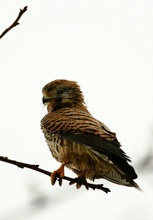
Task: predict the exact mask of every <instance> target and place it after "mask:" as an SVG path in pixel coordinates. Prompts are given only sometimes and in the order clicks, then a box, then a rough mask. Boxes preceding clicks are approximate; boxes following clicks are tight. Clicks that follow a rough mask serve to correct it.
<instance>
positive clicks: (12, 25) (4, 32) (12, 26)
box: [0, 6, 28, 39]
mask: <svg viewBox="0 0 153 220" xmlns="http://www.w3.org/2000/svg"><path fill="white" fill-rule="evenodd" d="M27 8H28V7H27V6H25V7H24V8H23V9H20V12H19V14H18V16H17V18H16V19H15V21H14V22H13V23H12V24H11V25H10V27H8V28H7V29H6V30H5V31H3V33H2V34H1V35H0V39H1V38H2V37H3V36H4V35H5V34H6V33H7V32H9V31H10V30H11V29H12V28H14V27H15V26H17V25H19V24H20V23H19V20H20V18H21V16H22V15H23V14H24V13H25V12H26V11H27Z"/></svg>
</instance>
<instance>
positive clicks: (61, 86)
mask: <svg viewBox="0 0 153 220" xmlns="http://www.w3.org/2000/svg"><path fill="white" fill-rule="evenodd" d="M42 93H43V104H45V105H47V109H48V112H51V111H55V110H57V109H59V108H63V107H83V108H86V107H85V103H84V97H83V94H82V92H81V90H80V87H79V85H78V84H77V83H76V82H75V81H69V80H64V79H58V80H54V81H52V82H50V83H48V84H47V85H45V86H44V87H43V89H42Z"/></svg>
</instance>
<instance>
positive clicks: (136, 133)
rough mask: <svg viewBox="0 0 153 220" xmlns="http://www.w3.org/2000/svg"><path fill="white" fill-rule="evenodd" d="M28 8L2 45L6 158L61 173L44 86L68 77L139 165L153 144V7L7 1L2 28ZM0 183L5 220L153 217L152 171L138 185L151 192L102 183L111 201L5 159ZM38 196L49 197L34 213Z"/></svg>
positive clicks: (137, 2)
mask: <svg viewBox="0 0 153 220" xmlns="http://www.w3.org/2000/svg"><path fill="white" fill-rule="evenodd" d="M26 5H27V6H28V11H27V12H26V13H25V14H24V15H23V17H22V18H21V20H20V25H19V26H17V27H15V28H14V29H12V30H11V31H10V32H9V33H8V34H7V35H6V36H4V38H2V39H1V41H0V61H1V64H0V74H1V80H0V105H1V106H0V125H1V126H0V129H1V130H0V132H1V147H0V148H1V153H0V154H1V155H3V156H7V157H9V158H10V159H15V160H19V161H23V162H27V163H33V164H39V165H40V167H41V168H44V169H46V170H50V171H53V170H54V169H56V168H58V166H59V164H58V163H57V162H56V161H55V160H54V159H53V158H52V157H51V155H50V152H49V149H48V147H47V144H46V143H45V140H44V137H43V134H42V132H41V130H40V120H41V118H42V117H43V116H44V115H45V114H46V109H45V108H44V107H43V105H42V101H41V98H42V94H41V89H42V87H43V86H44V85H45V84H46V83H48V82H49V81H52V80H54V79H58V78H63V79H70V80H75V81H77V82H78V83H79V84H80V86H81V88H82V90H83V92H84V95H85V101H86V103H87V106H88V108H89V110H90V112H91V113H92V114H93V116H94V117H96V118H98V119H99V120H101V121H103V122H104V123H105V124H106V125H108V127H110V129H111V130H112V131H115V132H116V133H117V137H118V139H119V141H120V142H121V143H122V145H123V146H124V147H123V149H124V150H125V151H126V153H127V155H129V156H130V157H131V158H132V161H133V163H132V165H134V166H136V164H137V163H138V162H139V161H140V159H142V158H143V155H144V154H145V152H146V151H147V149H148V147H149V144H152V129H153V114H152V112H153V101H152V100H153V98H152V97H153V86H152V84H153V65H152V60H153V2H152V1H151V0H150V1H148V0H144V1H142V0H128V1H122V0H115V1H113V0H105V1H104V0H94V1H93V0H77V1H72V0H67V1H66V0H56V1H55V0H54V1H51V0H46V1H41V0H40V1H38V0H37V1H19V0H14V1H9V0H5V1H4V0H1V1H0V32H3V31H4V30H5V28H7V27H8V26H9V25H10V24H11V23H12V22H13V21H14V20H15V18H16V17H17V15H18V12H19V9H20V8H23V7H24V6H26ZM138 174H139V173H138ZM66 175H68V176H72V177H74V174H72V173H71V172H70V171H68V170H66ZM0 179H1V184H0V185H1V187H0V195H1V199H0V207H1V208H0V220H9V219H11V220H16V219H20V220H40V219H51V218H56V219H57V220H58V219H61V218H63V219H67V220H69V219H72V218H73V219H74V220H77V219H78V218H79V219H82V218H83V216H84V217H85V218H86V219H89V220H92V219H93V218H96V219H105V220H110V219H113V220H123V219H124V220H135V219H139V220H144V219H146V220H151V219H152V218H153V214H152V196H153V190H152V184H153V178H152V177H151V178H150V176H149V174H142V173H141V172H140V174H139V178H138V180H137V182H138V183H139V185H140V186H141V187H142V188H143V189H144V190H145V191H146V192H145V193H140V192H139V191H137V190H135V189H131V188H127V187H122V186H117V185H113V184H111V183H109V182H107V181H103V180H101V181H98V182H100V183H104V184H105V186H106V187H110V189H111V191H112V192H111V193H109V195H107V194H104V193H103V192H102V191H98V190H97V191H92V190H89V191H86V190H85V189H84V188H83V187H82V189H80V190H76V189H75V187H74V186H68V183H67V182H64V184H63V187H62V188H60V187H59V186H58V185H57V186H54V187H52V186H50V180H49V178H48V177H46V176H44V175H42V174H39V173H37V172H34V171H30V170H27V169H26V170H21V169H19V168H17V167H13V166H11V165H9V164H5V163H2V162H0ZM39 195H40V196H42V195H44V196H46V195H47V198H48V200H47V201H46V203H43V205H42V206H40V208H39V209H36V208H35V207H34V206H33V205H32V204H33V203H32V202H34V201H35V200H37V199H38V198H39ZM39 199H40V198H39Z"/></svg>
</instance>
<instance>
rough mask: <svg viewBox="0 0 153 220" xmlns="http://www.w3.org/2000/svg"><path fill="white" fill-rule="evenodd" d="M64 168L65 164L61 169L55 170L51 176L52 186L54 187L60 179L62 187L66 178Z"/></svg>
mask: <svg viewBox="0 0 153 220" xmlns="http://www.w3.org/2000/svg"><path fill="white" fill-rule="evenodd" d="M64 166H65V164H62V165H61V166H60V168H59V169H57V170H55V171H54V172H52V174H51V184H52V185H54V184H55V183H56V180H57V179H59V185H60V186H61V185H62V178H63V177H64Z"/></svg>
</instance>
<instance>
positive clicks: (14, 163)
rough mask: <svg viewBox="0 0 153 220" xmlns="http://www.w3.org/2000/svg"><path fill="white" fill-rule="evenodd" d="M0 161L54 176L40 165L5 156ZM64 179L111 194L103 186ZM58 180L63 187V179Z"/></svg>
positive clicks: (0, 157) (68, 178) (76, 179)
mask: <svg viewBox="0 0 153 220" xmlns="http://www.w3.org/2000/svg"><path fill="white" fill-rule="evenodd" d="M0 161H3V162H6V163H10V164H13V165H16V166H18V167H19V168H22V169H23V168H28V169H31V170H35V171H37V172H40V173H43V174H45V175H47V176H51V175H52V173H51V172H49V171H46V170H43V169H41V168H39V165H34V164H27V163H23V162H19V161H15V160H10V159H8V158H7V157H3V156H0ZM62 179H64V180H67V181H69V182H70V183H69V184H70V185H71V184H73V183H76V184H81V185H84V186H85V187H86V189H88V188H91V189H93V190H95V189H100V190H103V191H104V192H105V193H108V192H110V190H109V189H108V188H105V187H103V185H102V184H91V183H87V182H80V181H79V179H78V178H75V179H73V178H70V177H67V176H64V177H63V178H62ZM57 180H58V181H59V185H61V178H58V179H57Z"/></svg>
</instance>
